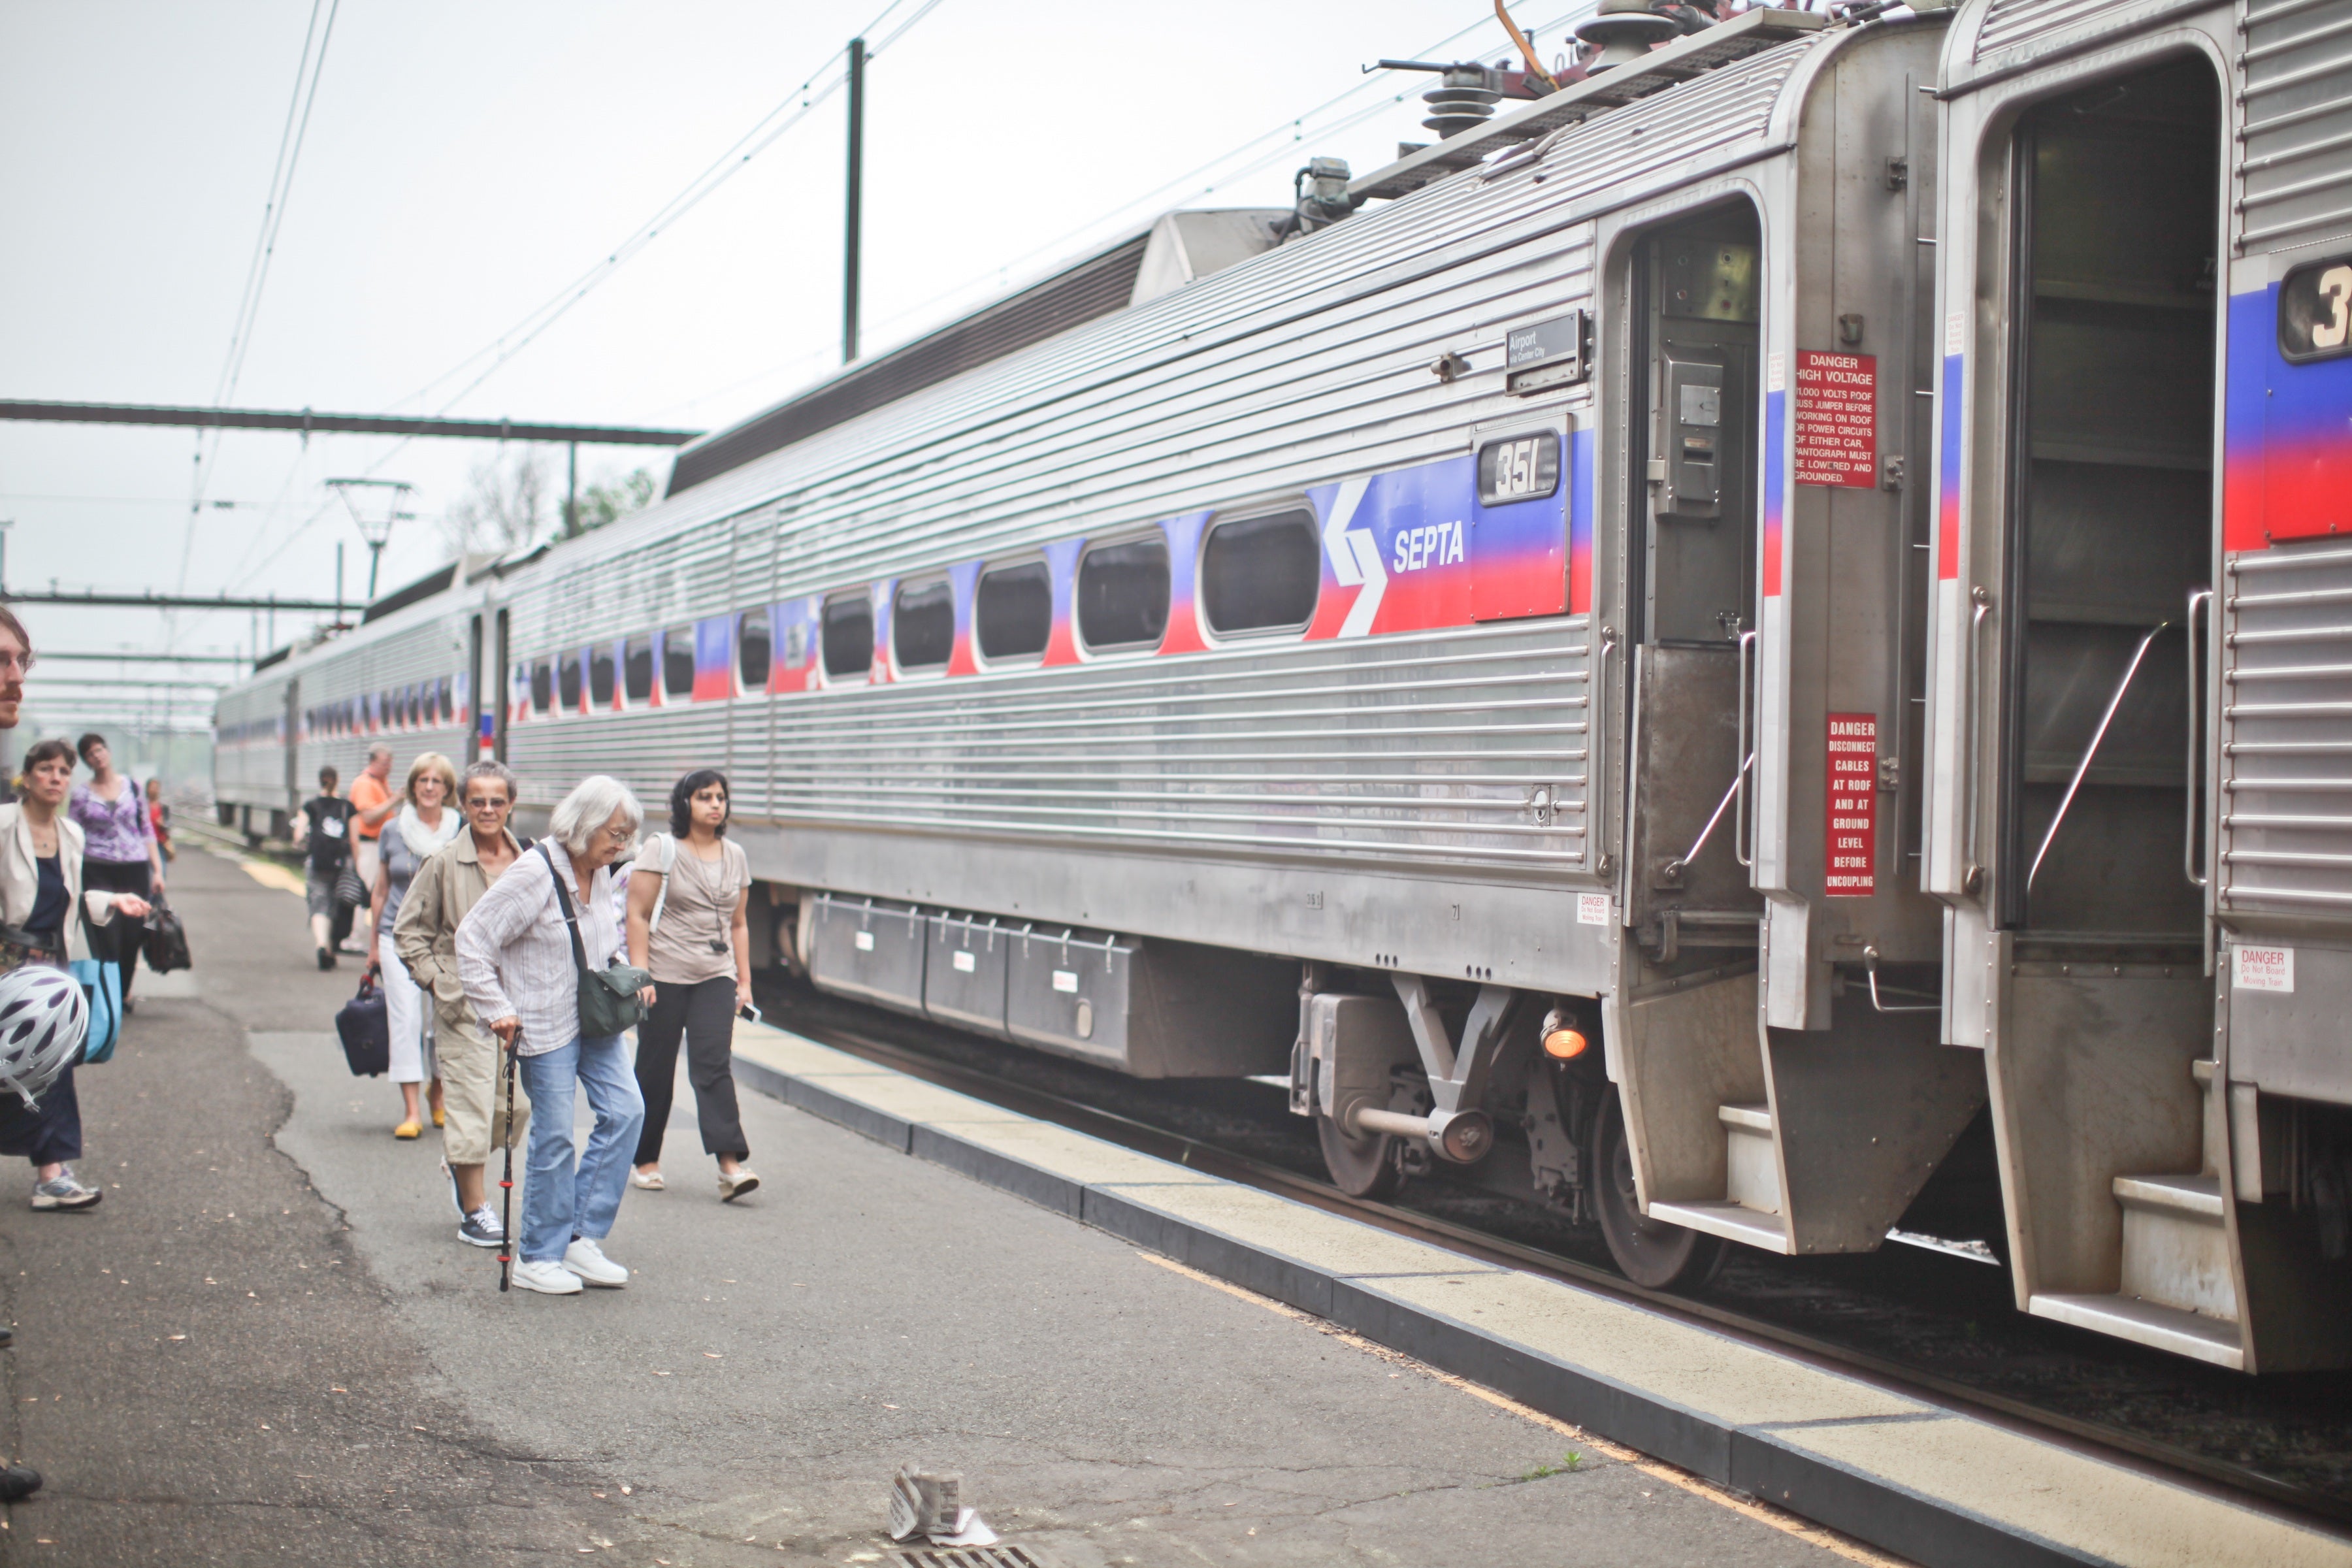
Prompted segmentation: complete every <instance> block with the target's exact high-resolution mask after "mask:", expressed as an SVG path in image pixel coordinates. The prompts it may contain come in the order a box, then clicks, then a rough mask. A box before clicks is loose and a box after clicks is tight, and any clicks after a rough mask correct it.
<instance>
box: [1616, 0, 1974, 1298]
mask: <svg viewBox="0 0 2352 1568" xmlns="http://www.w3.org/2000/svg"><path fill="white" fill-rule="evenodd" d="M1941 36H1942V26H1941V23H1940V20H1939V19H1938V18H1935V17H1927V18H1922V19H1920V20H1917V21H1915V22H1911V23H1906V24H1904V25H1903V26H1899V27H1895V28H1888V29H1885V30H1883V31H1882V30H1878V29H1865V30H1864V32H1862V33H1860V34H1858V35H1855V36H1853V37H1849V38H1848V39H1846V40H1845V41H1844V42H1843V47H1838V48H1836V49H1834V50H1826V51H1824V52H1823V56H1822V58H1821V59H1820V60H1819V61H1818V62H1817V64H1816V65H1815V67H1814V68H1813V70H1812V71H1811V73H1810V74H1809V75H1806V76H1805V77H1804V78H1803V79H1801V81H1798V82H1792V85H1791V87H1790V89H1789V91H1788V94H1787V100H1788V101H1787V103H1786V105H1785V107H1784V110H1783V112H1785V113H1787V114H1788V115H1789V116H1790V121H1791V123H1792V127H1793V134H1792V136H1791V145H1790V150H1789V151H1788V152H1787V153H1784V154H1783V155H1781V156H1780V157H1778V158H1775V159H1772V160H1769V161H1767V162H1762V163H1758V164H1756V165H1754V166H1752V167H1751V168H1750V169H1749V170H1748V171H1747V172H1746V175H1745V177H1744V178H1742V179H1740V180H1738V181H1737V182H1730V181H1725V182H1717V183H1716V184H1713V185H1712V186H1710V187H1706V188H1703V189H1701V190H1699V191H1695V192H1693V193H1692V194H1691V197H1690V198H1689V199H1687V200H1686V201H1685V202H1684V203H1682V204H1678V205H1679V207H1680V210H1675V209H1674V208H1667V209H1666V210H1664V211H1659V210H1657V209H1655V208H1654V209H1652V210H1650V211H1648V212H1637V213H1633V214H1628V215H1626V216H1625V217H1624V218H1623V219H1622V221H1604V222H1603V223H1602V225H1601V237H1600V238H1599V240H1598V241H1597V246H1596V247H1597V249H1598V250H1599V251H1600V252H1601V254H1602V255H1603V256H1605V257H1607V258H1609V259H1608V261H1607V262H1606V264H1605V266H1606V268H1607V269H1606V271H1605V272H1604V274H1603V279H1602V283H1601V288H1602V290H1603V305H1602V308H1601V316H1602V318H1603V319H1604V320H1608V321H1612V322H1614V323H1615V326H1614V328H1613V329H1612V331H1611V332H1610V333H1609V335H1608V336H1607V337H1606V339H1605V340H1604V342H1603V344H1602V347H1601V353H1602V355H1603V359H1604V363H1603V364H1602V366H1601V370H1602V374H1603V375H1604V377H1605V378H1606V384H1607V387H1608V391H1607V392H1606V393H1605V394H1604V395H1603V398H1602V401H1601V426H1602V430H1601V446H1602V448H1603V450H1604V452H1606V453H1608V454H1609V455H1610V458H1613V464H1612V462H1611V461H1610V460H1608V459H1604V464H1603V479H1602V489H1603V501H1602V507H1603V517H1604V519H1605V521H1604V526H1603V528H1602V530H1601V539H1602V541H1603V542H1604V544H1605V543H1609V542H1614V544H1615V546H1616V548H1615V550H1614V552H1604V559H1605V560H1606V563H1607V568H1609V569H1605V570H1604V571H1603V574H1602V580H1603V583H1604V585H1605V586H1604V593H1605V594H1607V595H1608V596H1609V599H1610V609H1611V613H1612V619H1613V620H1614V622H1615V624H1616V625H1617V626H1620V627H1622V630H1623V636H1624V640H1625V642H1626V644H1627V646H1628V649H1629V657H1628V658H1626V659H1625V661H1624V666H1623V679H1624V688H1623V690H1622V700H1624V702H1625V704H1626V708H1625V712H1626V721H1625V725H1624V728H1623V731H1622V735H1623V742H1622V747H1623V749H1622V753H1621V755H1622V763H1620V764H1619V765H1620V766H1621V767H1622V770H1623V773H1622V776H1623V778H1624V784H1623V788H1622V794H1621V795H1619V796H1618V797H1617V798H1618V799H1619V800H1620V802H1621V803H1622V812H1623V817H1622V827H1621V829H1620V831H1621V833H1622V842H1623V844H1624V846H1625V853H1624V855H1623V858H1622V865H1621V867H1620V870H1619V878H1620V897H1621V899H1622V910H1623V916H1622V923H1623V925H1624V927H1625V936H1626V940H1625V941H1624V942H1622V943H1621V946H1620V952H1619V960H1618V962H1619V973H1618V976H1617V980H1618V984H1617V985H1616V986H1615V988H1614V989H1613V991H1612V993H1611V994H1608V995H1607V996H1606V997H1604V998H1603V1000H1602V1011H1603V1014H1604V1027H1603V1034H1604V1037H1605V1040H1606V1047H1607V1056H1606V1060H1607V1068H1608V1072H1609V1076H1610V1078H1611V1079H1612V1080H1613V1082H1614V1084H1615V1086H1616V1089H1617V1095H1616V1100H1617V1103H1616V1104H1615V1105H1614V1106H1612V1108H1611V1114H1608V1115H1606V1116H1603V1117H1601V1118H1600V1119H1599V1120H1598V1121H1596V1124H1595V1129H1594V1135H1593V1136H1594V1142H1593V1144H1592V1146H1591V1154H1592V1160H1593V1167H1594V1168H1593V1171H1592V1176H1593V1178H1594V1179H1593V1182H1592V1185H1591V1192H1592V1197H1593V1202H1594V1203H1595V1205H1596V1206H1597V1209H1598V1212H1599V1216H1600V1218H1601V1223H1602V1226H1603V1229H1604V1232H1605V1233H1606V1234H1607V1235H1608V1236H1609V1237H1610V1239H1611V1242H1612V1247H1614V1248H1615V1250H1616V1253H1617V1257H1618V1259H1619V1261H1620V1262H1621V1263H1622V1264H1623V1265H1624V1266H1625V1267H1626V1268H1628V1270H1629V1271H1631V1272H1633V1274H1634V1277H1635V1278H1637V1279H1642V1280H1643V1282H1644V1283H1649V1284H1654V1285H1682V1284H1687V1283H1690V1282H1692V1281H1693V1280H1696V1279H1702V1278H1704V1277H1705V1276H1706V1274H1707V1273H1708V1272H1710V1271H1711V1270H1712V1268H1714V1267H1715V1265H1716V1263H1717V1260H1718V1258H1719V1257H1720V1249H1721V1246H1722V1244H1723V1243H1725V1242H1727V1241H1738V1242H1742V1243H1745V1244H1748V1245H1750V1246H1754V1247H1761V1248H1764V1249H1766V1250H1769V1251H1773V1252H1780V1253H1819V1252H1850V1251H1867V1250H1871V1249H1874V1248H1875V1247H1878V1246H1880V1245H1881V1244H1882V1243H1883V1242H1884V1241H1885V1237H1886V1234H1887V1232H1888V1230H1889V1228H1890V1227H1892V1226H1894V1225H1895V1222H1896V1221H1897V1220H1898V1219H1899V1218H1900V1217H1901V1215H1902V1214H1903V1212H1904V1210H1905V1209H1906V1206H1908V1205H1909V1204H1910V1202H1911V1200H1912V1199H1913V1198H1914V1197H1915V1196H1916V1194H1917V1193H1918V1191H1919V1189H1920V1188H1921V1186H1922V1185H1924V1184H1925V1183H1926V1181H1927V1177H1928V1176H1929V1175H1930V1174H1931V1173H1932V1172H1933V1171H1934V1169H1935V1167H1936V1166H1937V1163H1938V1162H1940V1161H1941V1159H1942V1158H1943V1156H1944V1155H1945V1153H1946V1152H1948V1150H1949V1149H1950V1147H1951V1145H1952V1143H1953V1142H1954V1141H1955V1140H1956V1139H1957V1138H1958V1135H1959V1134H1960V1132H1961V1131H1963V1129H1964V1128H1965V1127H1966V1126H1967V1124H1968V1123H1969V1121H1970V1119H1971V1118H1972V1117H1973V1116H1975V1115H1976V1114H1977V1112H1978V1110H1979V1109H1980V1107H1981V1105H1982V1103H1983V1097H1984V1089H1983V1081H1982V1076H1981V1073H1980V1072H1979V1070H1978V1068H1977V1065H1976V1064H1975V1063H1974V1062H1972V1061H1970V1060H1969V1059H1968V1058H1963V1057H1962V1056H1960V1055H1959V1054H1958V1053H1955V1052H1952V1051H1949V1050H1948V1049H1945V1048H1944V1047H1941V1046H1940V1045H1939V1044H1938V1041H1937V1030H1936V1021H1935V1005H1936V1003H1935V999H1936V996H1937V992H1938V990H1939V985H1938V984H1937V962H1938V959H1939V956H1940V955H1939V953H1938V952H1937V910H1936V907H1935V905H1934V904H1933V902H1932V901H1931V900H1928V899H1927V898H1926V897H1925V895H1924V894H1923V893H1922V892H1921V891H1920V890H1919V888H1918V885H1917V878H1916V864H1917V862H1916V853H1917V806H1916V801H1917V796H1918V787H1919V784H1918V777H1917V759H1918V754H1919V753H1918V744H1919V735H1920V729H1921V724H1920V701H1919V694H1920V691H1921V685H1922V680H1923V667H1924V658H1925V648H1924V635H1925V630H1924V628H1925V605H1924V596H1925V584H1924V578H1923V575H1922V572H1921V564H1922V562H1923V560H1924V549H1923V547H1924V543H1925V541H1926V534H1927V506H1926V500H1925V497H1924V495H1923V494H1922V493H1921V491H1920V489H1919V488H1918V487H1917V486H1916V485H1915V484H1913V483H1912V482H1911V481H1910V479H1909V474H1910V456H1911V454H1913V453H1915V452H1917V451H1920V450H1922V449H1923V448H1924V444H1925V442H1926V440H1927V435H1928V432H1929V430H1930V429H1931V428H1932V426H1931V423H1930V421H1929V419H1928V416H1927V413H1928V411H1927V397H1926V395H1925V394H1926V393H1927V387H1928V376H1929V374H1930V362H1929V360H1928V357H1927V329H1928V322H1929V320H1930V311H1931V310H1932V306H1933V275H1934V249H1933V235H1934V226H1935V190H1936V158H1935V151H1934V148H1935V139H1934V133H1933V132H1934V110H1933V106H1932V104H1931V103H1930V102H1929V101H1928V100H1927V99H1926V97H1925V95H1924V94H1923V93H1922V92H1921V91H1920V89H1921V87H1922V86H1923V85H1925V84H1927V83H1928V82H1929V81H1931V79H1932V75H1933V69H1934V61H1935V58H1936V55H1937V47H1938V46H1939V44H1940V40H1941ZM1612 570H1613V575H1612ZM1612 695H1614V694H1613V693H1612Z"/></svg>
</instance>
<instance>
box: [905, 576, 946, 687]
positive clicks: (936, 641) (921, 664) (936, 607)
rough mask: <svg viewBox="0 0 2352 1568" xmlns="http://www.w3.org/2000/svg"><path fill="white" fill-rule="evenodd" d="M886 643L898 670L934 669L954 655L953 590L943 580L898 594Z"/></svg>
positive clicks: (912, 587) (906, 587)
mask: <svg viewBox="0 0 2352 1568" xmlns="http://www.w3.org/2000/svg"><path fill="white" fill-rule="evenodd" d="M890 642H891V645H892V647H893V648H894V649H895V651H896V652H897V653H898V668H901V669H938V668H941V667H943V666H944V665H946V663H947V661H948V656H949V655H950V654H951V653H953V652H954V651H955V589H954V588H953V587H951V586H950V584H949V583H948V580H947V579H946V578H944V577H934V578H932V579H931V580H930V581H929V582H928V583H916V584H910V585H907V586H902V587H900V588H899V590H898V608H897V609H895V610H893V611H892V612H891V616H890Z"/></svg>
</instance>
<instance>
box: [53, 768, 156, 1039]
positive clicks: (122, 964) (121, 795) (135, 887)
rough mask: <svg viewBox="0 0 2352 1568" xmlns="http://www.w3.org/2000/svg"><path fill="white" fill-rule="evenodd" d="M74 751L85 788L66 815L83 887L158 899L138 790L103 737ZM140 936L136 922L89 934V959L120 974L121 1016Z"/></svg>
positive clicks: (151, 836) (150, 833) (127, 1007)
mask: <svg viewBox="0 0 2352 1568" xmlns="http://www.w3.org/2000/svg"><path fill="white" fill-rule="evenodd" d="M74 749H75V750H76V751H78V752H80V753H81V760H82V761H83V762H85V763H89V783H88V784H76V785H74V792H73V803H72V804H71V805H68V807H67V808H66V815H67V816H70V817H72V818H73V819H74V820H75V821H76V822H79V824H81V831H82V837H83V839H84V846H83V848H82V862H81V866H82V870H81V874H82V885H83V886H84V887H86V888H90V889H96V890H99V891H101V892H110V893H130V894H131V895H133V896H135V897H138V898H142V899H155V898H158V897H161V896H162V894H163V856H162V855H161V854H160V853H158V852H157V850H156V847H155V829H154V827H153V826H152V824H150V823H149V821H148V819H147V803H146V801H145V800H144V799H143V798H142V797H141V795H140V794H139V786H138V785H137V784H132V783H131V781H130V780H129V779H127V778H125V777H123V776H122V775H121V773H117V772H115V771H114V753H113V752H110V751H109V750H108V749H107V744H106V737H105V736H103V735H100V734H96V733H92V734H88V735H84V736H83V737H82V738H81V740H80V741H79V743H77V744H76V746H75V748H74ZM145 931H146V928H145V927H144V926H143V925H142V924H141V923H140V922H138V921H113V922H111V923H110V925H108V926H107V927H106V928H105V929H104V930H101V931H92V932H91V933H90V949H91V952H90V956H92V957H93V958H96V959H98V960H99V961H100V963H112V964H113V965H114V966H115V968H116V969H117V970H119V971H120V972H121V977H122V1010H123V1011H124V1012H125V1013H128V1012H130V1011H131V976H132V975H134V974H136V973H139V942H140V939H141V938H142V936H143V935H144V934H145Z"/></svg>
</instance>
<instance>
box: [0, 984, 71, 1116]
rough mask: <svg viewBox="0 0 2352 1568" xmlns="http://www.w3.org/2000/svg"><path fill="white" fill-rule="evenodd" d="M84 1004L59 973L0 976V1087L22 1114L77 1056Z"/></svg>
mask: <svg viewBox="0 0 2352 1568" xmlns="http://www.w3.org/2000/svg"><path fill="white" fill-rule="evenodd" d="M88 1036H89V1003H88V1002H86V1001H84V1000H83V998H82V994H81V984H80V983H79V981H77V980H75V979H74V977H73V976H72V975H70V974H68V973H66V972H65V971H64V970H62V969H53V968H51V967H49V966H48V965H47V964H40V963H28V964H26V965H25V966H24V967H23V968H21V969H16V970H12V971H10V972H9V973H6V974H0V1084H5V1085H6V1086H7V1087H8V1088H10V1089H15V1090H16V1093H17V1094H18V1095H19V1096H21V1097H22V1098H23V1100H24V1101H25V1105H26V1109H28V1110H29V1109H31V1108H32V1107H33V1105H34V1104H35V1103H36V1102H37V1100H38V1099H39V1096H40V1094H41V1092H42V1090H44V1089H47V1088H48V1087H49V1085H51V1084H53V1083H55V1082H57V1080H58V1074H59V1073H61V1072H63V1071H64V1070H65V1069H66V1068H68V1066H70V1065H71V1064H72V1063H73V1062H75V1061H76V1060H78V1059H79V1058H80V1056H81V1047H82V1041H83V1040H84V1039H85V1038H86V1037H88Z"/></svg>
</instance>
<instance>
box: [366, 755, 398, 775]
mask: <svg viewBox="0 0 2352 1568" xmlns="http://www.w3.org/2000/svg"><path fill="white" fill-rule="evenodd" d="M367 771H368V776H369V777H370V778H373V779H378V780H382V779H388V778H390V777H391V776H392V756H391V753H389V752H377V753H376V754H375V755H374V756H373V757H370V758H369V759H368V769H367Z"/></svg>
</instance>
